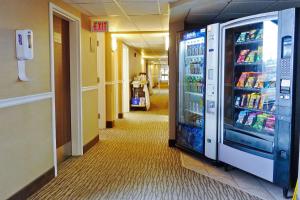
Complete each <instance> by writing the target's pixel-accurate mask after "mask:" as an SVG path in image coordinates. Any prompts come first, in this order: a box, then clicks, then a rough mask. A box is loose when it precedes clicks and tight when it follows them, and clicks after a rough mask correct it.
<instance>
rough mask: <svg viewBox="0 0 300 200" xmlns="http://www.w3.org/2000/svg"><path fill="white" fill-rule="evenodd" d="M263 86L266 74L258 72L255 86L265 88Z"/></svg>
mask: <svg viewBox="0 0 300 200" xmlns="http://www.w3.org/2000/svg"><path fill="white" fill-rule="evenodd" d="M263 87H264V76H263V75H262V74H258V75H257V80H256V83H255V85H254V88H263Z"/></svg>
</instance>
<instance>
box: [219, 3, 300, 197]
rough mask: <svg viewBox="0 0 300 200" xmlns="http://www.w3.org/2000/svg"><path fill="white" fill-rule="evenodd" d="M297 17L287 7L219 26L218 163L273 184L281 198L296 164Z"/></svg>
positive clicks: (293, 10) (289, 182)
mask: <svg viewBox="0 0 300 200" xmlns="http://www.w3.org/2000/svg"><path fill="white" fill-rule="evenodd" d="M298 19H299V12H298V10H296V9H288V10H284V11H280V12H272V13H265V14H259V15H255V16H249V17H245V18H241V19H237V20H233V21H230V22H227V23H225V24H222V25H221V34H222V41H221V44H222V53H221V65H220V73H221V74H222V76H220V88H221V94H220V103H221V105H220V115H219V116H220V119H219V134H220V140H219V148H218V156H219V160H220V161H222V162H224V163H227V164H229V165H232V166H234V167H237V168H240V169H242V170H244V171H247V172H249V173H252V174H254V175H256V176H258V177H261V178H264V179H266V180H268V181H271V182H274V183H276V184H277V185H279V186H281V187H283V189H284V190H283V191H284V195H285V196H287V194H288V189H289V188H290V186H294V184H295V178H296V177H297V166H298V161H297V159H298V155H297V154H298V146H299V145H298V135H299V134H298V132H299V131H298V129H299V128H298V126H299V125H297V124H296V123H294V122H295V120H296V119H297V118H298V119H299V113H298V112H299V111H297V112H295V111H296V110H297V109H296V101H297V100H298V99H299V95H300V93H299V91H298V90H299V86H298V84H300V82H299V81H298V80H299V78H300V76H299V70H300V69H297V68H296V66H297V60H298V59H299V58H300V56H299V55H298V54H299V52H297V51H296V50H297V48H299V47H300V46H299V44H298V39H297V38H298V37H299V36H298V34H299V27H298V26H296V25H297V24H299V23H298ZM298 104H299V103H298ZM298 124H299V123H298Z"/></svg>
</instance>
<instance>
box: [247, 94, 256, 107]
mask: <svg viewBox="0 0 300 200" xmlns="http://www.w3.org/2000/svg"><path fill="white" fill-rule="evenodd" d="M255 100H256V94H255V93H252V94H250V99H249V103H248V108H253V106H254V102H255Z"/></svg>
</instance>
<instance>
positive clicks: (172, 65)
mask: <svg viewBox="0 0 300 200" xmlns="http://www.w3.org/2000/svg"><path fill="white" fill-rule="evenodd" d="M169 30H170V48H169V139H171V140H173V139H175V132H176V118H175V117H176V93H177V90H176V85H177V83H176V82H177V73H178V55H177V35H178V34H177V33H178V32H179V31H183V30H184V23H183V22H177V23H170V24H169Z"/></svg>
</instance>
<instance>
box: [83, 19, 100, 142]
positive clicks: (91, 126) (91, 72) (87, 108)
mask: <svg viewBox="0 0 300 200" xmlns="http://www.w3.org/2000/svg"><path fill="white" fill-rule="evenodd" d="M91 46H93V47H91ZM81 55H82V86H96V85H97V76H98V74H97V34H96V33H92V32H90V20H89V18H88V17H87V16H85V15H81ZM97 101H98V91H97V90H93V91H86V92H83V93H82V104H83V105H82V107H83V111H82V112H83V143H84V144H87V143H88V142H90V141H91V140H92V139H93V138H95V137H96V136H97V135H98V102H97Z"/></svg>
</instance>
